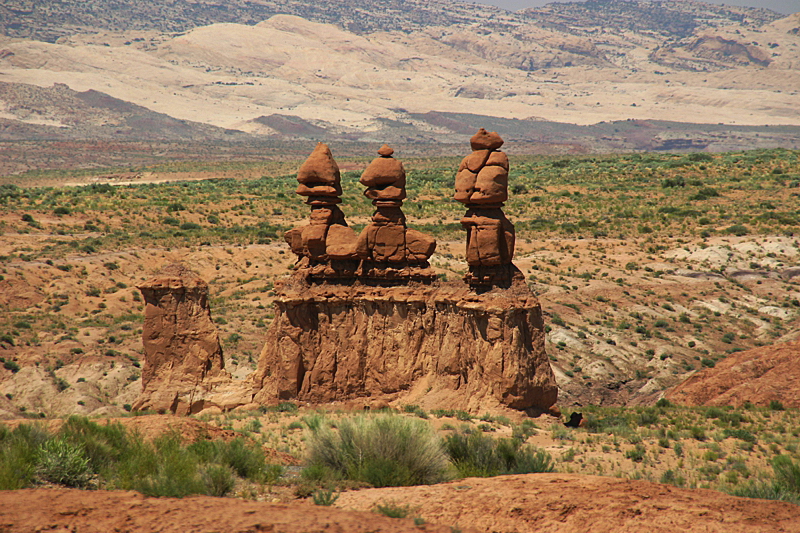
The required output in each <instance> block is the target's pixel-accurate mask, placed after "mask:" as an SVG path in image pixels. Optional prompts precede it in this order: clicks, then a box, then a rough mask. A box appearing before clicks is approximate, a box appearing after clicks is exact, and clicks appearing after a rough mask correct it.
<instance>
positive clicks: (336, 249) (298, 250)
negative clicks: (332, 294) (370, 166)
mask: <svg viewBox="0 0 800 533" xmlns="http://www.w3.org/2000/svg"><path fill="white" fill-rule="evenodd" d="M297 182H298V183H299V185H298V186H297V190H296V191H295V193H297V194H299V195H300V196H305V197H306V198H307V199H306V204H308V205H309V206H310V207H311V216H310V223H309V224H308V225H307V226H302V227H297V228H292V229H290V230H289V231H287V232H286V233H285V234H284V238H285V239H286V242H287V244H289V247H290V248H291V249H292V252H294V253H295V254H296V255H297V257H298V258H299V259H300V261H299V262H298V270H299V271H302V272H304V273H305V275H306V276H308V277H309V278H311V279H338V278H352V277H354V276H355V270H356V268H357V267H358V256H357V255H356V239H358V236H357V235H356V233H355V232H354V231H353V230H352V229H351V228H350V227H348V225H347V222H346V221H345V218H344V213H342V210H341V209H339V206H338V205H337V204H340V203H341V202H342V199H341V198H340V196H341V195H342V186H341V175H340V172H339V165H337V164H336V161H335V160H334V159H333V154H331V151H330V149H329V148H328V146H327V145H326V144H323V143H317V146H316V147H315V148H314V150H313V151H312V152H311V155H309V156H308V158H307V159H306V160H305V162H304V163H303V164H302V165H301V166H300V168H299V169H298V171H297Z"/></svg>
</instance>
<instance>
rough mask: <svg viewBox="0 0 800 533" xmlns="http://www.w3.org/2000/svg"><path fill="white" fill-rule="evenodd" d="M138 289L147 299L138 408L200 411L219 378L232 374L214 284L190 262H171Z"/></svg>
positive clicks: (177, 411) (175, 411)
mask: <svg viewBox="0 0 800 533" xmlns="http://www.w3.org/2000/svg"><path fill="white" fill-rule="evenodd" d="M138 288H139V290H140V291H141V292H142V295H143V296H144V301H145V311H144V327H143V329H142V342H143V344H144V367H143V368H142V393H141V395H140V396H139V398H138V399H137V400H136V402H135V403H134V405H133V408H134V409H135V410H148V409H149V410H155V411H161V412H166V411H171V412H173V413H179V414H186V413H189V412H196V411H199V410H200V409H202V407H203V405H204V402H203V401H202V399H203V397H204V396H205V395H206V394H207V393H208V392H209V391H210V390H211V388H212V387H213V385H214V384H215V382H214V378H219V379H222V380H227V379H229V375H228V373H227V372H225V370H224V360H223V357H222V347H221V346H220V342H219V334H218V333H217V328H216V326H214V323H213V322H212V321H211V310H210V308H209V305H208V284H207V283H206V282H205V281H204V280H203V279H202V278H200V276H198V275H197V274H196V273H195V272H192V271H191V270H189V269H188V268H186V267H185V266H183V265H180V264H171V265H168V266H167V267H165V268H164V269H162V270H161V271H160V272H159V273H158V274H156V275H155V277H153V278H152V279H150V280H148V281H145V282H144V283H142V284H141V285H139V286H138Z"/></svg>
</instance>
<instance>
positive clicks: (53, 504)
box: [0, 474, 800, 533]
mask: <svg viewBox="0 0 800 533" xmlns="http://www.w3.org/2000/svg"><path fill="white" fill-rule="evenodd" d="M376 504H391V505H396V506H399V507H404V506H408V507H409V509H410V510H411V511H410V514H409V517H407V518H405V519H392V518H386V517H384V516H380V515H378V514H375V513H369V512H367V511H369V510H371V509H374V507H375V505H376ZM335 506H336V507H338V508H326V507H317V506H314V505H313V504H311V503H309V502H299V503H291V504H277V503H276V504H271V503H257V502H249V501H243V500H232V499H224V498H211V497H205V496H202V497H191V498H185V499H183V500H177V499H170V498H162V499H156V498H146V497H144V496H141V495H140V494H137V493H133V492H106V491H80V490H72V489H31V490H21V491H13V492H12V491H6V492H0V527H1V528H2V530H3V531H8V532H17V531H44V530H49V531H81V532H95V531H97V532H100V531H102V532H105V531H163V532H170V531H180V532H190V531H219V532H240V531H241V532H244V531H248V532H255V531H276V532H277V531H280V532H285V533H290V532H300V531H304V532H309V531H335V532H339V531H342V532H344V531H348V532H350V531H352V532H360V531H364V532H366V531H381V532H393V531H463V532H467V531H486V532H489V531H492V532H493V531H516V532H519V533H523V532H529V531H530V532H533V531H536V532H537V533H540V532H578V531H591V532H592V533H602V532H615V533H618V532H641V531H648V532H651V533H657V532H669V533H674V532H675V531H682V532H700V531H704V532H720V533H722V532H724V533H738V532H748V533H750V532H752V533H756V532H758V533H769V532H784V533H791V532H799V531H800V513H798V510H797V509H798V508H797V507H796V506H793V505H791V504H787V503H779V502H766V501H761V500H751V499H746V498H735V497H732V496H727V495H724V494H720V493H717V492H713V491H708V490H688V489H679V488H675V487H671V486H667V485H659V484H655V483H648V482H644V481H629V480H619V479H613V478H602V477H594V476H576V475H566V474H530V475H518V476H503V477H497V478H489V479H478V478H469V479H464V480H460V481H456V482H452V483H446V484H441V485H432V486H420V487H406V488H388V489H367V490H361V491H355V492H347V493H344V494H342V495H341V496H340V497H339V499H338V500H337V502H336V503H335ZM31 509H37V512H35V513H32V512H31ZM467 525H469V526H472V527H474V529H470V528H468V527H466V526H467Z"/></svg>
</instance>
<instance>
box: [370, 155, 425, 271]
mask: <svg viewBox="0 0 800 533" xmlns="http://www.w3.org/2000/svg"><path fill="white" fill-rule="evenodd" d="M393 153H394V150H392V149H391V148H390V147H389V146H387V145H385V144H384V145H383V146H381V148H380V150H378V155H379V157H376V158H375V159H373V160H372V162H371V163H370V164H369V165H368V166H367V168H366V169H365V170H364V173H363V174H362V175H361V179H360V180H359V182H360V183H361V184H362V185H365V186H366V187H367V189H366V190H365V191H364V196H366V197H367V198H369V199H370V200H372V204H373V205H374V206H375V208H376V210H375V213H374V214H373V215H372V222H371V223H370V224H369V225H368V226H367V227H366V228H364V230H363V231H362V232H361V235H359V237H358V242H357V243H356V253H357V254H358V257H359V258H360V259H362V261H363V262H362V267H361V275H362V277H364V278H367V279H373V280H411V279H414V280H419V281H432V280H433V279H434V278H435V275H434V273H433V271H432V270H431V269H430V266H429V264H428V259H429V258H430V256H431V255H432V254H433V251H434V250H435V249H436V240H435V239H434V238H433V237H430V236H428V235H425V234H424V233H421V232H419V231H416V230H412V229H408V228H407V227H406V218H405V215H403V211H402V210H401V209H400V207H401V206H402V205H403V200H404V199H405V198H406V171H405V169H404V168H403V164H402V163H401V162H400V161H398V160H396V159H394V158H393V157H392V154H393Z"/></svg>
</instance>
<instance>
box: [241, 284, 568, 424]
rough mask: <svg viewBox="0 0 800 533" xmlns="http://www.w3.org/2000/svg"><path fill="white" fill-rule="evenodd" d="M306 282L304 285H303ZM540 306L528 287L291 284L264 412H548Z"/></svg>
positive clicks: (274, 335) (282, 300) (263, 396)
mask: <svg viewBox="0 0 800 533" xmlns="http://www.w3.org/2000/svg"><path fill="white" fill-rule="evenodd" d="M297 279H299V278H296V280H297ZM544 340H545V335H544V326H543V322H542V311H541V307H540V306H539V302H538V300H537V299H536V297H535V296H534V295H533V293H531V292H530V290H529V289H528V288H527V286H525V284H524V283H520V284H514V285H513V286H512V287H511V288H508V289H495V290H492V291H488V292H485V293H483V294H476V293H475V292H474V291H471V290H470V289H469V288H468V287H466V286H464V285H462V284H452V283H445V284H436V285H434V286H425V285H420V286H417V287H370V286H341V285H340V286H336V285H324V286H322V285H317V286H306V285H302V284H300V283H297V284H296V285H295V286H290V285H286V286H284V287H283V288H282V290H281V291H280V293H279V295H278V297H277V298H276V299H275V318H274V320H273V322H272V324H271V326H270V328H269V330H268V333H267V342H266V343H265V345H264V349H263V351H262V353H261V357H260V359H259V363H258V368H257V370H256V372H255V373H254V374H253V375H252V376H251V377H250V378H249V379H250V380H251V386H252V388H253V390H257V391H258V392H257V393H256V395H255V401H256V402H258V403H265V404H270V403H276V402H278V401H285V400H300V401H308V402H314V403H322V402H330V401H336V400H351V399H355V398H363V399H383V400H387V401H391V400H393V399H402V401H404V402H408V403H416V404H418V405H421V406H423V407H426V408H451V409H466V410H471V411H478V410H481V409H491V408H492V407H502V406H506V407H511V408H514V409H541V410H546V409H548V408H549V407H551V406H552V405H553V404H554V403H555V401H556V396H557V387H556V384H555V378H554V376H553V372H552V370H551V368H550V364H549V361H548V358H547V355H546V353H545V349H544Z"/></svg>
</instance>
